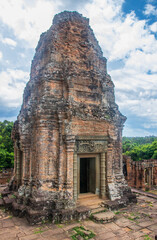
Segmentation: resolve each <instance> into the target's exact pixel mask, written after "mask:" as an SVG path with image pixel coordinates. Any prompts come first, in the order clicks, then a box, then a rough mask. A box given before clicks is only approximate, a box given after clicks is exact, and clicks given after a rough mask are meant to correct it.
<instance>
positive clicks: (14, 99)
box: [0, 69, 29, 108]
mask: <svg viewBox="0 0 157 240" xmlns="http://www.w3.org/2000/svg"><path fill="white" fill-rule="evenodd" d="M28 79H29V73H28V72H24V71H22V70H15V69H7V70H6V71H2V72H1V73H0V102H1V108H2V107H3V108H6V107H7V108H12V107H14V108H16V107H19V106H20V105H21V103H22V94H23V90H24V87H25V85H26V82H27V81H28Z"/></svg>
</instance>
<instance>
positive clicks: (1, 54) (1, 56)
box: [0, 52, 3, 60]
mask: <svg viewBox="0 0 157 240" xmlns="http://www.w3.org/2000/svg"><path fill="white" fill-rule="evenodd" d="M2 58H3V53H2V52H0V60H2Z"/></svg>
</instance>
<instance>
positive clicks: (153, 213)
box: [0, 195, 157, 240]
mask: <svg viewBox="0 0 157 240" xmlns="http://www.w3.org/2000/svg"><path fill="white" fill-rule="evenodd" d="M137 199H138V203H137V204H134V205H131V206H128V207H126V208H123V209H121V210H118V211H114V213H115V216H116V219H115V220H114V221H113V222H111V223H106V224H101V223H96V222H94V221H92V220H84V221H79V222H78V221H77V222H76V221H72V222H71V223H68V224H52V223H51V222H47V223H44V222H43V224H40V225H36V226H30V225H29V224H28V222H27V221H26V219H24V218H18V217H14V216H12V215H11V213H9V211H7V212H6V211H5V210H4V209H3V208H1V209H0V239H3V240H8V239H9V240H45V239H46V240H70V239H71V240H72V238H71V236H73V235H74V234H75V231H74V229H76V227H82V228H84V229H85V232H87V233H88V232H89V231H91V232H92V233H94V236H93V238H92V239H93V240H106V239H107V240H128V239H129V240H148V239H149V240H154V239H155V235H157V199H153V198H150V197H146V196H142V195H139V196H137ZM78 239H82V238H81V237H80V238H78Z"/></svg>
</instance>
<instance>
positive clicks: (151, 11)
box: [143, 3, 157, 16]
mask: <svg viewBox="0 0 157 240" xmlns="http://www.w3.org/2000/svg"><path fill="white" fill-rule="evenodd" d="M143 13H144V14H145V15H154V16H156V15H157V8H156V7H155V6H153V5H152V4H149V3H148V4H146V6H145V10H144V12H143Z"/></svg>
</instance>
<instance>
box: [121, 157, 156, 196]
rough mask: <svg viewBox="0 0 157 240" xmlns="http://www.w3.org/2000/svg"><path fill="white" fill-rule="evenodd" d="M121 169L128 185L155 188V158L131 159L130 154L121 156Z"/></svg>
mask: <svg viewBox="0 0 157 240" xmlns="http://www.w3.org/2000/svg"><path fill="white" fill-rule="evenodd" d="M123 171H124V176H125V178H126V180H127V182H128V185H129V186H130V187H133V188H137V189H142V190H144V191H145V190H150V189H157V159H148V160H141V161H133V160H132V159H131V157H130V156H123Z"/></svg>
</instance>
